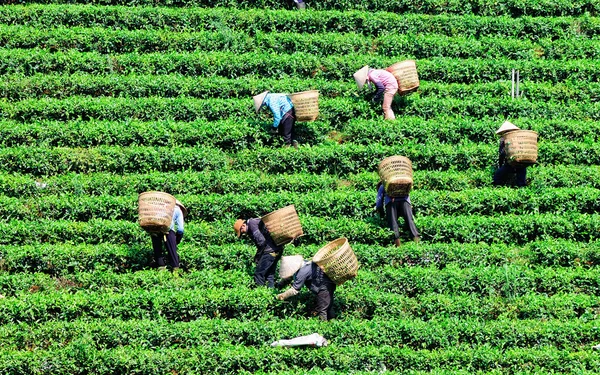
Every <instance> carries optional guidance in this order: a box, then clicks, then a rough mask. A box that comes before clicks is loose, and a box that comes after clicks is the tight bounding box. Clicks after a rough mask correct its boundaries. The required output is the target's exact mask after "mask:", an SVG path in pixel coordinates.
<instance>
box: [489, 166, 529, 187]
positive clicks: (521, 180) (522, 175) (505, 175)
mask: <svg viewBox="0 0 600 375" xmlns="http://www.w3.org/2000/svg"><path fill="white" fill-rule="evenodd" d="M511 174H516V175H517V186H525V185H527V167H513V166H512V165H509V164H504V165H503V166H501V167H500V168H498V169H496V172H495V173H494V185H504V184H506V183H507V182H508V179H509V178H510V175H511Z"/></svg>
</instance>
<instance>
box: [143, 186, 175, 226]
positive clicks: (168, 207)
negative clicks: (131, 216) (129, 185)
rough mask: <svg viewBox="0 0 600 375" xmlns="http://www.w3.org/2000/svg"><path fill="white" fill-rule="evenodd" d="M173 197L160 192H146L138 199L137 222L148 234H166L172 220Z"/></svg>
mask: <svg viewBox="0 0 600 375" xmlns="http://www.w3.org/2000/svg"><path fill="white" fill-rule="evenodd" d="M174 208H175V197H174V196H172V195H171V194H167V193H163V192H160V191H147V192H145V193H142V194H140V195H139V197H138V217H139V218H138V222H139V223H140V226H141V227H142V228H143V229H144V230H145V231H147V232H150V233H167V232H169V227H170V226H171V220H172V219H173V209H174Z"/></svg>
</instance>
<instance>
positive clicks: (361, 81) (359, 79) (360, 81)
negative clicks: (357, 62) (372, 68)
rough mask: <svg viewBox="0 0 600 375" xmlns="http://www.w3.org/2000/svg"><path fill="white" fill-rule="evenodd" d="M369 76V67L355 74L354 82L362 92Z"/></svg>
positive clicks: (366, 66) (364, 67)
mask: <svg viewBox="0 0 600 375" xmlns="http://www.w3.org/2000/svg"><path fill="white" fill-rule="evenodd" d="M368 75H369V66H368V65H365V66H363V67H362V68H360V69H359V70H357V71H356V73H354V80H355V81H356V85H357V86H358V89H359V90H361V89H362V88H363V86H364V85H365V83H366V82H367V76H368Z"/></svg>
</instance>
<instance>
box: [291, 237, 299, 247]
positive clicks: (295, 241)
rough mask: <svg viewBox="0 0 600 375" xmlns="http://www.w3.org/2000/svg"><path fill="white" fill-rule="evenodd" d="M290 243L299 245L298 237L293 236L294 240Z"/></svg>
mask: <svg viewBox="0 0 600 375" xmlns="http://www.w3.org/2000/svg"><path fill="white" fill-rule="evenodd" d="M292 243H293V244H294V246H300V237H296V238H294V240H293V241H292Z"/></svg>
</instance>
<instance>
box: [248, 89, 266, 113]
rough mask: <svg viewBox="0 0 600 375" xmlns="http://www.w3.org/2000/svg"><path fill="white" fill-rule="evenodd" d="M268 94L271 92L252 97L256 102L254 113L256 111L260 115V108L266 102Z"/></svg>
mask: <svg viewBox="0 0 600 375" xmlns="http://www.w3.org/2000/svg"><path fill="white" fill-rule="evenodd" d="M268 93H269V91H263V92H261V93H260V94H258V95H255V96H253V97H252V100H254V111H256V113H258V110H259V109H260V106H261V105H262V104H263V102H264V101H265V97H266V96H267V94H268Z"/></svg>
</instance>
